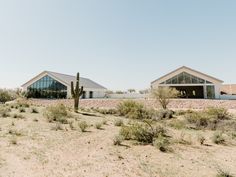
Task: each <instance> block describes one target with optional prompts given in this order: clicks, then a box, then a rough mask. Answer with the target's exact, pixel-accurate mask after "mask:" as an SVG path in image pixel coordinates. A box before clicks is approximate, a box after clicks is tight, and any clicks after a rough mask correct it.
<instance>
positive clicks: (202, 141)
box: [198, 135, 206, 145]
mask: <svg viewBox="0 0 236 177" xmlns="http://www.w3.org/2000/svg"><path fill="white" fill-rule="evenodd" d="M205 141H206V138H205V137H204V136H203V135H198V142H199V143H200V144H201V145H204V143H205Z"/></svg>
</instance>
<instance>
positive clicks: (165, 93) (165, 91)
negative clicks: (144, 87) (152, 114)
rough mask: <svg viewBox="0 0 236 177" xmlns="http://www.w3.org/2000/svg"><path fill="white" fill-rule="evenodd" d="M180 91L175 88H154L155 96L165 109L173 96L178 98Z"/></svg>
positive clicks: (153, 93)
mask: <svg viewBox="0 0 236 177" xmlns="http://www.w3.org/2000/svg"><path fill="white" fill-rule="evenodd" d="M178 94H179V92H178V91H177V90H176V89H175V88H170V87H159V88H157V89H153V90H152V95H153V97H154V98H155V99H156V100H157V101H158V102H159V103H160V104H161V106H162V108H163V109H167V105H168V104H169V103H170V99H171V98H177V97H178Z"/></svg>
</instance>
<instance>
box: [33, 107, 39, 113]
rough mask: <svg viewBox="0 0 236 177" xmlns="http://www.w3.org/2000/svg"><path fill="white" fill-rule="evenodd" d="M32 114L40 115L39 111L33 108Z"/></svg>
mask: <svg viewBox="0 0 236 177" xmlns="http://www.w3.org/2000/svg"><path fill="white" fill-rule="evenodd" d="M31 113H34V114H38V113H39V111H38V109H37V108H32V109H31Z"/></svg>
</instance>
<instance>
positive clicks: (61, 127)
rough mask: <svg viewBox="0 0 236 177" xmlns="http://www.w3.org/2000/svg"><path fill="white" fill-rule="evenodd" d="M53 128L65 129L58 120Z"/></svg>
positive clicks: (56, 129)
mask: <svg viewBox="0 0 236 177" xmlns="http://www.w3.org/2000/svg"><path fill="white" fill-rule="evenodd" d="M51 130H54V131H58V130H64V128H63V126H62V125H61V123H59V122H56V124H55V125H53V126H52V128H51Z"/></svg>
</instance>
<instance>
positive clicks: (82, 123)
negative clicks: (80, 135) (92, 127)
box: [78, 121, 88, 132]
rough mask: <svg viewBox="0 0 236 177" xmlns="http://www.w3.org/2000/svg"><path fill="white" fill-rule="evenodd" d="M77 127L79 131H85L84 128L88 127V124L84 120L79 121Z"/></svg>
mask: <svg viewBox="0 0 236 177" xmlns="http://www.w3.org/2000/svg"><path fill="white" fill-rule="evenodd" d="M78 125H79V128H80V130H81V132H86V129H87V128H88V124H87V122H86V121H82V122H79V124H78Z"/></svg>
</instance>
